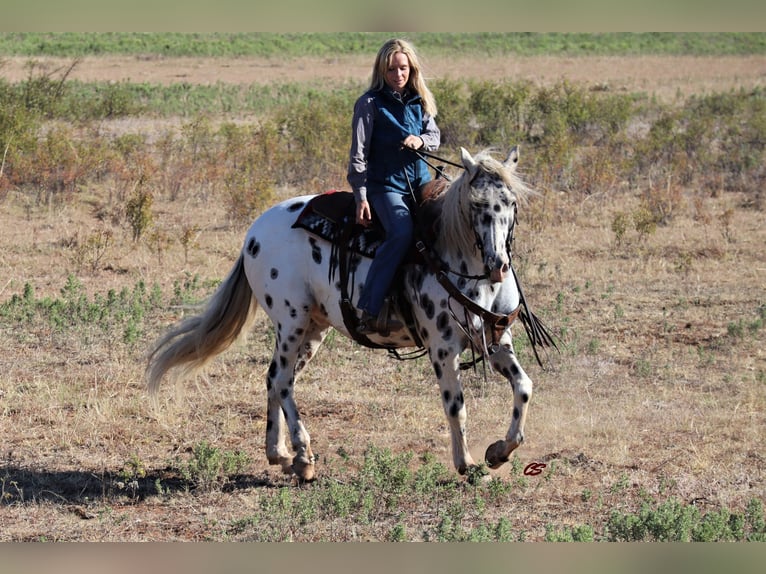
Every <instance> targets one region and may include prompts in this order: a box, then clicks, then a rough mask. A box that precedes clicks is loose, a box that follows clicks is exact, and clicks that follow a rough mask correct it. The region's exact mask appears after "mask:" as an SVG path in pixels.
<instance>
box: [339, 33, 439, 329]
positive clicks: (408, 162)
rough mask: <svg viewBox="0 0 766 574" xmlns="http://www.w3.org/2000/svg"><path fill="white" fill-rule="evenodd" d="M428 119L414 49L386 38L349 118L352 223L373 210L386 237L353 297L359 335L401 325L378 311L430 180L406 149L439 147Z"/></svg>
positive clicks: (429, 98)
mask: <svg viewBox="0 0 766 574" xmlns="http://www.w3.org/2000/svg"><path fill="white" fill-rule="evenodd" d="M435 116H436V102H435V101H434V97H433V94H432V93H431V90H429V89H428V86H427V85H426V82H425V80H424V78H423V76H422V73H421V68H420V62H419V61H418V57H417V54H416V53H415V50H414V48H413V46H412V45H411V44H410V43H409V42H407V41H406V40H401V39H396V38H394V39H392V40H389V41H387V42H386V43H385V44H383V46H382V47H381V48H380V50H379V51H378V55H377V57H376V58H375V64H374V66H373V69H372V80H371V82H370V87H369V89H368V90H367V92H365V93H364V94H363V95H362V96H361V97H360V98H359V99H358V100H357V101H356V104H355V105H354V117H353V120H352V137H351V152H350V161H349V165H348V177H347V179H348V182H349V184H350V185H351V188H352V190H353V192H354V197H355V199H356V221H357V223H359V224H361V225H364V226H368V225H370V223H371V222H372V216H373V213H374V214H375V217H377V218H378V220H379V222H380V224H381V226H382V227H383V229H384V230H385V234H386V236H385V240H384V241H383V242H382V243H381V245H380V246H379V247H378V249H377V252H376V254H375V258H374V259H373V261H372V264H371V266H370V271H369V273H368V274H367V279H366V281H365V284H364V289H363V290H362V293H361V297H360V299H359V304H358V306H359V309H360V310H361V311H362V317H361V319H360V323H359V328H358V330H359V332H360V333H364V334H370V333H375V332H379V333H381V334H383V335H386V334H387V333H388V332H389V331H396V330H397V329H400V328H401V327H402V325H401V323H400V322H399V321H396V320H394V319H392V318H389V317H387V316H386V315H387V313H386V314H385V315H381V316H380V317H379V315H380V314H381V309H383V301H384V299H385V297H386V295H387V294H388V291H389V289H390V287H391V283H392V282H393V279H394V275H395V274H396V271H397V268H398V267H399V264H400V263H401V262H402V259H403V258H404V255H405V253H406V250H407V248H408V247H409V245H410V242H411V241H412V230H413V221H412V216H411V214H410V210H411V209H412V207H413V192H415V191H417V190H418V189H419V188H420V187H421V186H423V185H424V184H426V183H427V182H428V181H430V179H431V175H430V174H429V172H428V166H427V165H426V164H425V162H424V161H423V160H421V159H419V158H418V156H417V155H416V154H415V153H413V151H412V150H417V149H421V148H422V149H425V150H427V151H435V150H436V149H438V147H439V142H440V132H439V128H438V127H437V125H436V122H435V121H434V117H435ZM408 148H409V149H408ZM384 313H385V310H384Z"/></svg>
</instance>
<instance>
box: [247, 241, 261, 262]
mask: <svg viewBox="0 0 766 574" xmlns="http://www.w3.org/2000/svg"><path fill="white" fill-rule="evenodd" d="M246 251H247V254H248V255H249V256H250V257H252V258H253V259H255V258H256V257H258V254H259V253H260V252H261V244H260V243H258V242H257V241H256V240H255V237H251V238H250V241H248V242H247V249H246Z"/></svg>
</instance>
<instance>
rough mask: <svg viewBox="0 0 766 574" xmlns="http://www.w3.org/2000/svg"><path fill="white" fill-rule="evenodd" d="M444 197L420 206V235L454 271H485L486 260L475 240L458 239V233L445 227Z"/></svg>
mask: <svg viewBox="0 0 766 574" xmlns="http://www.w3.org/2000/svg"><path fill="white" fill-rule="evenodd" d="M442 199H443V198H438V199H436V200H434V201H427V202H425V203H424V204H423V205H421V207H420V208H419V215H420V218H419V225H420V226H421V227H420V237H421V238H422V240H424V241H425V242H426V245H427V246H428V247H429V248H430V249H432V250H434V252H435V253H436V254H437V255H438V256H439V259H441V261H442V262H444V263H445V264H446V265H447V266H448V267H449V268H450V270H452V271H458V272H460V273H464V274H468V275H480V274H482V273H483V272H484V262H483V261H482V260H481V254H480V252H479V250H478V249H477V248H476V244H475V243H474V242H470V243H465V242H459V241H456V240H455V239H456V237H457V236H456V235H454V234H451V233H450V231H454V230H449V229H446V228H445V223H444V221H443V219H442V217H441V214H442V203H443V201H442Z"/></svg>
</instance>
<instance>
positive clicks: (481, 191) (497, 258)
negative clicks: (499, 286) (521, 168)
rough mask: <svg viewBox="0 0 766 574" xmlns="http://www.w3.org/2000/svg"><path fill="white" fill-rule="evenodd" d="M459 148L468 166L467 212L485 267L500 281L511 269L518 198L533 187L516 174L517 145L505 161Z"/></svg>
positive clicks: (494, 279) (466, 183)
mask: <svg viewBox="0 0 766 574" xmlns="http://www.w3.org/2000/svg"><path fill="white" fill-rule="evenodd" d="M460 151H461V159H462V162H463V166H465V170H466V171H465V173H464V174H463V177H464V178H465V186H464V188H463V189H461V194H463V198H462V200H463V201H462V203H463V212H464V216H467V218H468V220H469V221H470V226H471V227H472V229H473V235H474V238H475V241H476V244H475V247H476V249H478V251H479V252H480V253H481V258H482V262H483V264H484V271H485V272H486V273H487V274H488V275H489V277H490V280H491V281H492V282H493V283H499V282H502V281H504V280H505V278H506V276H507V273H508V272H509V271H510V269H511V240H512V238H513V229H514V225H515V223H516V207H517V201H518V200H519V199H520V198H523V197H524V196H525V195H526V194H527V193H529V191H530V190H529V188H528V187H527V186H526V185H525V184H524V183H523V182H522V181H521V180H520V179H519V178H518V177H517V176H516V165H517V163H518V161H519V152H518V148H517V147H514V148H513V149H512V150H511V153H510V154H509V155H508V157H507V158H506V160H505V161H503V162H499V161H497V160H496V159H494V158H492V157H491V156H490V155H489V154H488V153H480V154H477V156H476V157H473V156H471V154H470V153H468V152H467V151H466V150H465V149H462V148H461V150H460Z"/></svg>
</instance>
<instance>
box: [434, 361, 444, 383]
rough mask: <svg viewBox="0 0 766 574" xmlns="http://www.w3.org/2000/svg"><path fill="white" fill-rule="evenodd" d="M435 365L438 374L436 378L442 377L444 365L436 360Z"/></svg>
mask: <svg viewBox="0 0 766 574" xmlns="http://www.w3.org/2000/svg"><path fill="white" fill-rule="evenodd" d="M433 365H434V374H436V378H437V379H441V378H442V374H443V373H442V366H441V365H440V364H439V363H437V362H436V361H434V363H433Z"/></svg>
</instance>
